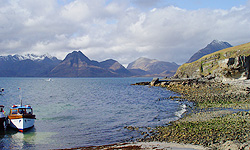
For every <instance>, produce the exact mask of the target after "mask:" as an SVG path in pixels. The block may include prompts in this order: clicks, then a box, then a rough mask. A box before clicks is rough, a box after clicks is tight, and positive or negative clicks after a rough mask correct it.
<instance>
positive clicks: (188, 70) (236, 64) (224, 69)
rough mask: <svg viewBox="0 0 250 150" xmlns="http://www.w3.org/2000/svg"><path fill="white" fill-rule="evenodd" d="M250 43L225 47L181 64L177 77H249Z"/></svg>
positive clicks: (228, 78) (237, 78)
mask: <svg viewBox="0 0 250 150" xmlns="http://www.w3.org/2000/svg"><path fill="white" fill-rule="evenodd" d="M249 55H250V43H246V44H242V45H239V46H235V47H231V48H227V49H223V50H220V51H217V52H215V53H212V54H209V55H206V56H204V57H202V58H200V59H199V60H197V61H195V62H192V63H186V64H183V65H182V66H180V67H179V68H178V70H177V72H176V74H175V75H174V77H175V78H200V77H206V78H209V79H211V78H213V79H215V80H216V81H227V80H241V79H249V78H250V75H249V70H250V68H249V63H250V56H249Z"/></svg>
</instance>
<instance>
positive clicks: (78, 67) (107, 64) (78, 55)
mask: <svg viewBox="0 0 250 150" xmlns="http://www.w3.org/2000/svg"><path fill="white" fill-rule="evenodd" d="M49 76H52V77H127V76H132V74H131V73H130V72H129V71H128V70H127V69H126V68H125V67H123V66H122V65H121V64H120V63H119V62H117V61H115V60H112V59H109V60H106V61H103V62H97V61H94V60H90V59H89V58H88V57H86V56H85V55H84V54H83V53H82V52H81V51H78V52H77V51H74V52H72V53H70V54H68V55H67V56H66V58H65V59H64V60H63V61H62V62H61V63H60V64H58V65H57V66H56V67H55V68H53V69H52V70H51V71H50V73H49Z"/></svg>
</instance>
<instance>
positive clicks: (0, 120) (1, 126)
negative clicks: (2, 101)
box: [0, 105, 6, 130]
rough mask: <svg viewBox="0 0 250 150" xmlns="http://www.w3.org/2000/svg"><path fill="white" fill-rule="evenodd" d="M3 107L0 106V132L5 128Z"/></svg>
mask: <svg viewBox="0 0 250 150" xmlns="http://www.w3.org/2000/svg"><path fill="white" fill-rule="evenodd" d="M3 108H4V106H3V105H0V130H3V129H4V128H5V119H6V118H5V115H4V110H3Z"/></svg>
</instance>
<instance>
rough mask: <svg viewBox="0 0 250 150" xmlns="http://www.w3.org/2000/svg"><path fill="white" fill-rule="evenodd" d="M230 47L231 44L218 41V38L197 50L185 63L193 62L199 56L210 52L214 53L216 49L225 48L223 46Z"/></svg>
mask: <svg viewBox="0 0 250 150" xmlns="http://www.w3.org/2000/svg"><path fill="white" fill-rule="evenodd" d="M229 47H232V45H231V44H229V43H228V42H223V41H218V40H213V41H212V42H211V43H210V44H208V45H207V46H206V47H205V48H203V49H201V50H199V51H198V52H197V53H195V54H194V55H193V56H192V57H191V58H190V59H189V60H188V62H187V63H191V62H194V61H196V60H198V59H200V58H201V57H203V56H205V55H207V54H211V53H214V52H216V51H219V50H222V49H225V48H229Z"/></svg>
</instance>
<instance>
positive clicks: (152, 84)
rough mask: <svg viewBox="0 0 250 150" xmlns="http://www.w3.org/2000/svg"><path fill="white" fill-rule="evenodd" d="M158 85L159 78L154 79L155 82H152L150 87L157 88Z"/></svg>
mask: <svg viewBox="0 0 250 150" xmlns="http://www.w3.org/2000/svg"><path fill="white" fill-rule="evenodd" d="M158 83H159V78H153V80H152V81H151V82H150V85H151V86H155V85H156V84H158Z"/></svg>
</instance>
